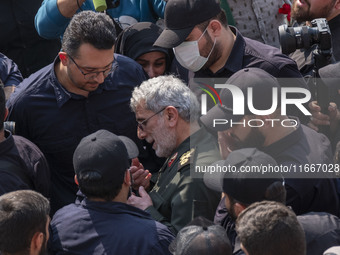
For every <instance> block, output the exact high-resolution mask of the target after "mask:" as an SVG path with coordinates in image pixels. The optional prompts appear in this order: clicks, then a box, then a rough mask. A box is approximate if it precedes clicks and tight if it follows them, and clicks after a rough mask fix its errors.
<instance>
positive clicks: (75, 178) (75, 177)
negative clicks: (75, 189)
mask: <svg viewBox="0 0 340 255" xmlns="http://www.w3.org/2000/svg"><path fill="white" fill-rule="evenodd" d="M74 182H75V183H76V184H77V186H79V182H78V178H77V175H75V176H74Z"/></svg>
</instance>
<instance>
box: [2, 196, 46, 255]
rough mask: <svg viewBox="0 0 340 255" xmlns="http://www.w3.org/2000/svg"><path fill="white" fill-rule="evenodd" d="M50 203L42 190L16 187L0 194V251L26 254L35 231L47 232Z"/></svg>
mask: <svg viewBox="0 0 340 255" xmlns="http://www.w3.org/2000/svg"><path fill="white" fill-rule="evenodd" d="M49 213H50V205H49V202H48V200H47V199H46V198H45V197H43V196H42V195H41V194H39V193H37V192H35V191H32V190H19V191H14V192H10V193H7V194H4V195H2V196H1V197H0V252H1V253H9V254H12V253H13V254H14V253H15V254H28V253H26V252H27V251H29V249H30V245H31V240H32V237H33V235H34V234H35V233H36V232H42V233H44V234H45V235H46V234H47V233H46V224H47V219H48V214H49Z"/></svg>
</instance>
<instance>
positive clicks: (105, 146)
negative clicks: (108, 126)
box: [73, 129, 138, 183]
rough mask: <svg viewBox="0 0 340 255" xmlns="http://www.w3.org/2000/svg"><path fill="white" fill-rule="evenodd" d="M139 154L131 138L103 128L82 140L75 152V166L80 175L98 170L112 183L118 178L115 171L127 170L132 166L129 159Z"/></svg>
mask: <svg viewBox="0 0 340 255" xmlns="http://www.w3.org/2000/svg"><path fill="white" fill-rule="evenodd" d="M137 156H138V148H137V146H136V144H135V143H134V142H133V141H132V140H131V139H130V138H128V137H125V136H117V135H115V134H113V133H111V132H109V131H107V130H103V129H102V130H98V131H97V132H95V133H93V134H90V135H88V136H86V137H84V138H83V139H82V140H81V141H80V143H79V145H78V147H77V148H76V150H75V151H74V154H73V166H74V170H75V173H76V175H78V176H79V174H81V173H84V172H87V171H96V172H98V173H99V174H100V175H101V176H102V178H103V180H105V181H107V182H110V183H111V182H114V181H115V179H116V178H115V176H116V175H115V173H117V172H125V171H126V170H127V169H128V168H129V167H130V163H129V159H132V158H135V157H137Z"/></svg>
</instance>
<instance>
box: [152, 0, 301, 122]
mask: <svg viewBox="0 0 340 255" xmlns="http://www.w3.org/2000/svg"><path fill="white" fill-rule="evenodd" d="M154 45H155V46H159V47H164V48H173V50H174V54H175V57H176V59H177V61H178V62H179V63H180V64H181V65H182V66H183V67H185V68H186V69H188V70H190V71H192V72H194V73H195V74H194V75H191V76H194V77H195V78H228V77H230V76H231V75H232V74H234V73H235V72H237V71H239V70H241V69H243V68H246V67H257V68H261V69H263V70H265V71H267V72H268V73H270V74H271V75H273V76H274V77H277V78H288V77H290V78H300V79H297V80H294V82H289V83H286V84H281V86H292V87H303V88H307V85H306V84H305V82H304V81H303V79H302V76H301V74H300V72H299V71H298V69H297V66H296V63H295V62H294V61H293V60H291V59H290V58H288V57H287V56H285V55H283V54H281V53H280V50H279V49H277V48H274V47H272V46H269V45H265V44H263V43H261V42H258V41H255V40H252V39H249V38H245V37H243V36H242V35H241V34H240V32H239V31H238V30H237V29H236V28H235V27H232V26H228V22H227V19H226V15H225V13H224V11H222V9H221V7H220V1H219V0H169V1H168V3H167V5H166V7H165V30H164V31H163V32H162V34H161V35H160V36H159V38H158V39H157V41H156V42H155V44H154ZM181 78H183V79H185V78H186V77H181ZM199 91H202V90H200V89H199ZM195 92H196V91H195ZM288 113H289V115H296V116H299V114H298V111H294V110H293V111H292V112H289V111H288ZM299 117H301V116H299ZM303 122H304V121H303Z"/></svg>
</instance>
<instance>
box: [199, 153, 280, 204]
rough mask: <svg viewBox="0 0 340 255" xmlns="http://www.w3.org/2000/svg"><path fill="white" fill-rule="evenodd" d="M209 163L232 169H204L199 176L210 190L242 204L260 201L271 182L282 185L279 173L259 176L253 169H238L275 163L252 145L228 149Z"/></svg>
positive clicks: (275, 164)
mask: <svg viewBox="0 0 340 255" xmlns="http://www.w3.org/2000/svg"><path fill="white" fill-rule="evenodd" d="M213 165H215V166H216V165H218V166H222V168H223V166H226V167H229V169H230V167H231V166H235V170H236V171H235V172H227V171H225V172H223V171H220V172H214V173H210V172H206V173H205V174H204V177H203V181H204V183H205V185H206V186H207V187H208V188H210V189H212V190H215V191H218V192H224V193H226V194H228V195H230V196H231V197H233V198H234V199H236V200H237V201H239V202H242V203H244V204H251V203H254V202H259V201H262V200H264V199H265V193H266V190H267V188H268V187H269V186H270V185H271V184H272V183H274V182H277V181H280V182H282V185H284V179H283V178H282V176H281V175H280V174H279V173H272V174H271V175H270V176H269V175H268V176H261V175H260V174H259V173H257V172H245V171H240V170H241V169H242V168H243V169H245V167H250V166H260V165H262V166H263V165H267V166H268V165H271V166H277V163H276V161H275V159H273V158H272V157H271V156H270V155H268V154H266V153H264V152H262V151H260V150H258V149H256V148H245V149H240V150H235V151H232V152H231V153H230V154H229V155H228V157H227V159H226V160H221V161H218V162H215V163H214V164H213ZM265 177H266V178H265Z"/></svg>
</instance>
